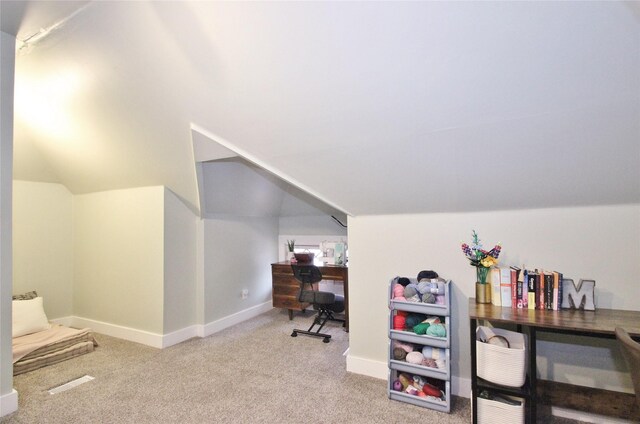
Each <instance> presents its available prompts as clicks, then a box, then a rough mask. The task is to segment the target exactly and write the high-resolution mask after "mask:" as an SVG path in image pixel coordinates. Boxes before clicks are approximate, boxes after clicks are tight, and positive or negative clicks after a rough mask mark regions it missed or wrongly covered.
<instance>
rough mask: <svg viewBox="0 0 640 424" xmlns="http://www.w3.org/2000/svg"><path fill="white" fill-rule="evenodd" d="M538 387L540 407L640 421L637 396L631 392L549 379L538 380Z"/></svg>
mask: <svg viewBox="0 0 640 424" xmlns="http://www.w3.org/2000/svg"><path fill="white" fill-rule="evenodd" d="M537 384H538V390H537V391H538V403H540V404H544V405H553V406H558V407H561V408H566V409H573V410H577V411H583V412H587V413H591V414H598V415H606V416H609V417H619V418H625V419H629V420H631V421H632V422H640V408H638V407H637V406H635V402H636V397H635V396H634V395H633V394H631V393H621V392H614V391H611V390H604V389H595V388H593V387H585V386H576V385H574V384H567V383H559V382H556V381H548V380H538V383H537Z"/></svg>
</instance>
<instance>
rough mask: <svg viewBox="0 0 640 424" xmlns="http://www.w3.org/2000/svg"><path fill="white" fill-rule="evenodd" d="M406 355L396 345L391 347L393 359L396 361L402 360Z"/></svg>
mask: <svg viewBox="0 0 640 424" xmlns="http://www.w3.org/2000/svg"><path fill="white" fill-rule="evenodd" d="M406 357H407V352H406V351H405V350H404V349H403V348H401V347H396V348H394V349H393V359H395V360H396V361H403V360H404V358H406Z"/></svg>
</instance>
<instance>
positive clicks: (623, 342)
mask: <svg viewBox="0 0 640 424" xmlns="http://www.w3.org/2000/svg"><path fill="white" fill-rule="evenodd" d="M615 331H616V339H618V343H619V344H620V349H621V350H622V354H623V355H624V358H625V359H626V360H627V363H628V364H629V370H630V372H631V381H632V382H633V390H634V391H635V392H636V406H637V407H638V408H640V343H638V342H636V341H635V340H633V339H632V338H631V337H630V336H629V333H627V332H626V331H625V330H624V329H622V328H621V327H616V330H615Z"/></svg>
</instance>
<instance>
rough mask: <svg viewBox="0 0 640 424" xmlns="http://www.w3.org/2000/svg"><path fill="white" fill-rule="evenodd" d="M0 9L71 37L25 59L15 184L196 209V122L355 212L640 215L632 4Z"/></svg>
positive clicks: (639, 59) (39, 46)
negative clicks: (632, 206) (160, 191)
mask: <svg viewBox="0 0 640 424" xmlns="http://www.w3.org/2000/svg"><path fill="white" fill-rule="evenodd" d="M0 4H1V6H0V7H1V15H2V19H1V23H2V28H1V29H2V31H5V32H9V33H14V34H16V33H17V34H18V39H24V38H26V37H28V36H30V35H32V34H34V33H35V32H37V31H38V29H39V28H41V27H42V28H47V27H50V26H52V25H53V26H54V29H53V30H52V31H51V32H50V33H49V34H48V35H46V36H43V37H42V38H40V39H39V40H38V41H37V42H35V43H33V45H30V46H27V47H25V48H23V49H22V51H21V52H19V53H18V57H17V60H16V125H15V166H14V168H15V169H14V174H15V177H16V178H18V179H26V180H36V181H55V182H60V183H63V184H65V185H66V186H67V187H68V188H69V189H70V190H71V191H72V192H74V193H86V192H92V191H99V190H106V189H116V188H125V187H136V186H145V185H159V184H162V185H166V186H167V187H169V188H170V189H171V190H173V191H174V192H175V193H177V194H178V195H179V196H180V197H181V198H182V199H183V200H184V201H185V202H186V203H187V204H189V205H190V206H192V207H193V208H194V209H198V208H199V197H198V188H197V187H198V185H197V175H196V170H195V167H194V145H196V144H197V143H198V142H197V141H192V131H191V129H192V127H193V125H195V126H197V127H199V128H203V129H205V130H206V131H207V133H208V134H210V135H211V134H212V135H215V137H213V138H215V139H220V140H225V143H226V146H225V147H226V148H230V147H232V148H231V149H230V150H232V151H234V152H238V151H241V152H246V153H247V154H248V155H250V156H251V160H252V162H254V163H259V164H262V165H265V166H266V167H267V169H269V170H271V171H274V172H276V173H277V174H279V175H281V176H283V177H284V178H285V179H287V180H289V181H293V182H295V183H297V184H299V185H300V186H301V187H303V188H305V189H309V191H311V192H312V193H313V194H314V195H315V196H317V197H319V198H321V199H323V200H325V201H326V202H327V203H329V204H331V205H334V206H337V207H338V208H339V209H341V210H343V211H345V212H348V213H351V214H354V215H360V214H387V213H416V212H439V211H469V210H495V209H513V208H536V207H555V206H573V205H576V206H577V205H596V204H614V203H630V202H640V119H639V118H640V13H638V7H637V5H636V4H635V3H627V2H475V3H473V2H408V3H404V2H256V3H253V2H252V3H249V2H207V1H201V2H90V3H87V2H79V3H69V2H9V1H5V0H3V1H2V3H0ZM65 18H68V19H66V20H65ZM57 23H59V24H60V25H58V26H56V24H57ZM196 153H197V152H196ZM201 153H202V152H201ZM203 154H206V151H205V153H203Z"/></svg>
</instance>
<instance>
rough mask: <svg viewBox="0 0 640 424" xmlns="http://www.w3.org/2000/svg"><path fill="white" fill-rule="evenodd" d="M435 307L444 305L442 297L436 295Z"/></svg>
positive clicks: (441, 295)
mask: <svg viewBox="0 0 640 424" xmlns="http://www.w3.org/2000/svg"><path fill="white" fill-rule="evenodd" d="M436 305H444V295H443V294H437V295H436Z"/></svg>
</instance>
